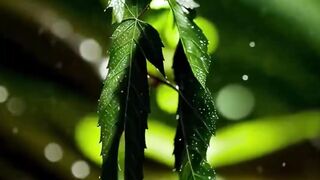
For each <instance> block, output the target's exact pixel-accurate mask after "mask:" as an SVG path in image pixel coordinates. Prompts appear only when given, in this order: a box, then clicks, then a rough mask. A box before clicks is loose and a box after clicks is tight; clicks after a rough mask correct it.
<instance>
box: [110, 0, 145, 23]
mask: <svg viewBox="0 0 320 180" xmlns="http://www.w3.org/2000/svg"><path fill="white" fill-rule="evenodd" d="M150 1H151V0H109V1H108V8H112V10H113V16H114V19H115V21H116V22H118V23H120V22H121V21H122V20H123V19H127V18H138V17H139V16H140V14H141V13H142V12H143V11H144V10H145V9H146V8H147V7H148V5H149V4H150Z"/></svg>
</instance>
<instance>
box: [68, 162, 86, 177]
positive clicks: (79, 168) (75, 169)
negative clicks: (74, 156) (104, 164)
mask: <svg viewBox="0 0 320 180" xmlns="http://www.w3.org/2000/svg"><path fill="white" fill-rule="evenodd" d="M71 172H72V174H73V176H74V177H76V178H78V179H84V178H86V177H88V176H89V174H90V166H89V165H88V163H87V162H85V161H83V160H79V161H76V162H74V163H73V164H72V166H71Z"/></svg>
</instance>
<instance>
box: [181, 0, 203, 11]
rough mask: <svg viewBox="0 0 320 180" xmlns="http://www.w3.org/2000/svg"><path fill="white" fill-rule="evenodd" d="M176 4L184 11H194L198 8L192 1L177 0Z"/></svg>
mask: <svg viewBox="0 0 320 180" xmlns="http://www.w3.org/2000/svg"><path fill="white" fill-rule="evenodd" d="M177 3H178V4H180V5H181V6H183V7H184V8H186V9H194V8H198V7H200V5H199V4H198V3H196V2H195V1H194V0H177Z"/></svg>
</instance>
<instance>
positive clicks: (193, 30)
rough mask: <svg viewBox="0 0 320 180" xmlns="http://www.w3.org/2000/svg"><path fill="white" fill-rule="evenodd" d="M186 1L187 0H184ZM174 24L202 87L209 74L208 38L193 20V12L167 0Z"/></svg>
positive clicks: (171, 0) (173, 1)
mask: <svg viewBox="0 0 320 180" xmlns="http://www.w3.org/2000/svg"><path fill="white" fill-rule="evenodd" d="M185 2H187V1H185ZM169 4H170V7H171V9H172V12H173V15H174V19H175V23H176V26H177V28H178V31H179V35H180V39H181V42H182V46H183V49H184V52H185V54H186V57H187V59H188V62H189V64H190V66H191V70H192V72H193V74H194V76H195V77H196V78H197V80H198V81H199V82H200V84H201V85H202V87H203V88H205V87H206V79H207V75H208V74H209V68H210V65H211V58H210V56H209V55H208V40H207V38H206V37H205V35H204V34H203V32H202V30H201V29H200V28H199V27H198V26H197V25H196V24H195V23H194V22H193V17H192V15H193V13H189V12H191V11H189V9H186V8H185V7H188V6H186V3H183V4H182V5H181V4H179V3H177V2H176V1H175V0H169Z"/></svg>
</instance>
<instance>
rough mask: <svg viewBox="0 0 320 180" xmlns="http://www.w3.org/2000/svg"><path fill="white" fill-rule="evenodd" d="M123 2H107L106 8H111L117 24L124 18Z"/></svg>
mask: <svg viewBox="0 0 320 180" xmlns="http://www.w3.org/2000/svg"><path fill="white" fill-rule="evenodd" d="M123 1H124V0H109V4H108V8H112V11H113V16H114V18H115V20H116V21H117V22H121V21H122V19H123V16H124V8H125V7H124V2H123Z"/></svg>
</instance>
